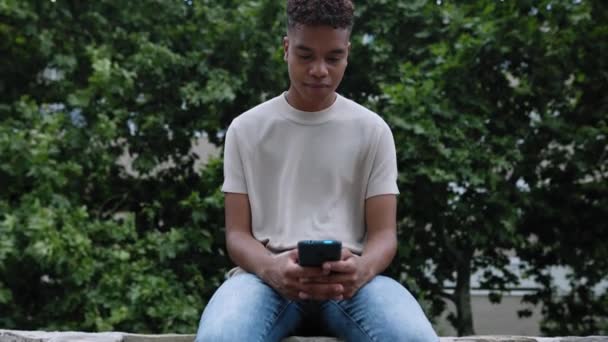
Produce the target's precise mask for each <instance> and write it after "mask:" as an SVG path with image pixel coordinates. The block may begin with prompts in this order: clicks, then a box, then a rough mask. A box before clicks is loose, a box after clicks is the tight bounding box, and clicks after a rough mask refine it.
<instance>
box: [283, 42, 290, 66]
mask: <svg viewBox="0 0 608 342" xmlns="http://www.w3.org/2000/svg"><path fill="white" fill-rule="evenodd" d="M287 51H289V37H287V36H285V37H283V60H284V61H285V62H287Z"/></svg>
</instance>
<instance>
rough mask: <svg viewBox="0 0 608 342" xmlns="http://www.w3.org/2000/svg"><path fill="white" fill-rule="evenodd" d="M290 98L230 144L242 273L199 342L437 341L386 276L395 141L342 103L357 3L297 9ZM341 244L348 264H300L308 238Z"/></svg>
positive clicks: (235, 241)
mask: <svg viewBox="0 0 608 342" xmlns="http://www.w3.org/2000/svg"><path fill="white" fill-rule="evenodd" d="M287 16H288V30H287V31H288V32H287V36H286V37H285V38H284V40H283V46H284V50H285V57H284V58H285V61H286V62H287V66H288V69H289V78H290V81H291V84H290V87H289V89H288V90H287V92H285V93H283V94H281V95H279V96H277V97H275V98H273V99H271V100H269V101H267V102H265V103H262V104H261V105H258V106H257V107H255V108H253V109H251V110H249V111H247V112H245V113H243V114H242V115H240V116H239V117H238V118H236V119H235V120H234V121H233V122H232V124H231V125H230V128H229V129H228V132H227V135H226V145H225V155H224V177H225V179H224V185H223V188H222V190H223V191H224V192H225V207H226V242H227V248H228V252H229V254H230V257H231V258H232V260H233V261H234V262H235V263H236V264H237V265H238V266H239V267H237V268H236V269H234V270H232V271H231V272H230V275H229V279H228V280H227V281H226V282H225V283H224V284H223V285H222V286H221V287H220V288H219V289H218V290H217V292H216V293H215V294H214V295H213V297H212V298H211V300H210V301H209V303H208V305H207V307H206V309H205V311H204V313H203V315H202V318H201V322H200V327H199V331H198V334H197V341H280V340H281V339H282V338H284V337H287V336H290V335H300V334H305V335H308V334H313V335H314V334H316V335H329V336H336V337H340V338H342V339H344V340H346V341H425V342H426V341H437V340H438V338H437V336H436V334H435V332H434V331H433V329H432V327H431V325H430V323H429V321H428V320H427V318H426V317H425V315H424V313H423V312H422V310H421V308H420V306H419V305H418V303H417V302H416V300H415V299H414V298H413V297H412V296H411V295H410V293H409V292H408V291H407V290H406V289H405V288H404V287H402V286H401V285H400V284H399V283H397V282H396V281H394V280H392V279H390V278H387V277H384V276H380V275H379V273H380V272H382V271H383V270H384V269H385V268H386V267H387V266H388V265H389V263H390V262H391V260H392V258H393V256H394V254H395V251H396V248H397V239H396V218H395V216H396V194H398V189H397V185H396V179H397V167H396V156H395V146H394V141H393V137H392V134H391V131H390V129H389V127H388V126H387V125H386V123H385V122H384V121H383V120H382V119H381V118H380V117H379V116H378V115H376V114H375V113H373V112H371V111H369V110H367V109H365V108H364V107H362V106H360V105H358V104H356V103H354V102H352V101H350V100H348V99H346V98H344V97H342V96H340V95H339V94H337V93H336V88H337V87H338V85H339V84H340V81H341V80H342V76H343V75H344V71H345V69H346V65H347V62H348V56H349V52H350V42H349V39H350V31H351V28H352V20H353V5H352V3H351V1H349V0H288V2H287ZM318 239H334V240H340V241H342V244H343V247H344V248H343V252H342V259H341V260H340V261H336V262H326V263H325V264H323V266H322V267H320V268H303V267H300V266H299V265H298V252H297V249H296V246H297V243H298V241H300V240H318Z"/></svg>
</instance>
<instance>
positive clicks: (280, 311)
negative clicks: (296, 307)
mask: <svg viewBox="0 0 608 342" xmlns="http://www.w3.org/2000/svg"><path fill="white" fill-rule="evenodd" d="M292 303H293V300H290V301H288V302H287V303H286V304H285V305H283V307H282V308H281V309H280V310H279V313H277V314H276V315H275V317H274V320H273V321H272V322H271V323H270V325H269V328H267V329H266V331H265V332H264V334H262V339H261V341H262V342H263V341H266V340H265V339H266V338H267V337H268V335H269V334H270V332H271V331H272V328H273V327H274V326H275V324H276V322H277V321H278V320H279V318H280V317H281V315H283V313H284V312H285V311H287V308H288V307H289V306H290V305H291V304H292Z"/></svg>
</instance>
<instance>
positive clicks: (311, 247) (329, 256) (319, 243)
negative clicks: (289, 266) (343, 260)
mask: <svg viewBox="0 0 608 342" xmlns="http://www.w3.org/2000/svg"><path fill="white" fill-rule="evenodd" d="M341 256H342V242H340V241H336V240H303V241H300V242H298V260H299V264H300V266H303V267H320V266H321V265H323V263H324V262H326V261H337V260H340V257H341Z"/></svg>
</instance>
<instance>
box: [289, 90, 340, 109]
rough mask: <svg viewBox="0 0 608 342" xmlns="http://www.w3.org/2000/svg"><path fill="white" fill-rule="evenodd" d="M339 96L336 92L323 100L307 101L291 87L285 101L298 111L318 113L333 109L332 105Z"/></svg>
mask: <svg viewBox="0 0 608 342" xmlns="http://www.w3.org/2000/svg"><path fill="white" fill-rule="evenodd" d="M337 96H338V94H336V92H333V93H331V95H329V96H327V97H325V98H323V99H317V100H315V101H314V102H311V101H308V102H307V101H305V100H304V99H303V98H302V97H301V96H299V94H298V93H297V90H295V89H294V88H293V87H290V88H289V89H288V90H287V93H286V94H285V99H286V100H287V103H289V105H291V106H292V107H294V108H295V109H297V110H301V111H303V112H318V111H321V110H323V109H327V108H329V107H331V105H332V104H333V103H334V102H335V101H336V97H337Z"/></svg>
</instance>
